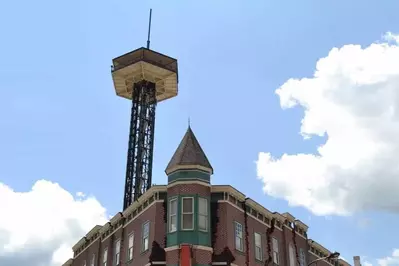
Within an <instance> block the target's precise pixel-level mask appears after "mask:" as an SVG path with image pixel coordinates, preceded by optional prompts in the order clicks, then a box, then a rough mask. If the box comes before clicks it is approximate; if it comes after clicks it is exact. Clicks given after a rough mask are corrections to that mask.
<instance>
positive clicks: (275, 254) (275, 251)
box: [272, 237, 280, 265]
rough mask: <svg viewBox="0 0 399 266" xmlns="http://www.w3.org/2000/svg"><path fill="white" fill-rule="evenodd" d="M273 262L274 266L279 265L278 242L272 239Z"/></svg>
mask: <svg viewBox="0 0 399 266" xmlns="http://www.w3.org/2000/svg"><path fill="white" fill-rule="evenodd" d="M272 244H273V262H274V263H275V264H277V265H278V264H279V262H280V259H279V253H278V240H277V239H276V238H274V237H273V243H272Z"/></svg>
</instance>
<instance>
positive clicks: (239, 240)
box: [234, 222, 244, 251]
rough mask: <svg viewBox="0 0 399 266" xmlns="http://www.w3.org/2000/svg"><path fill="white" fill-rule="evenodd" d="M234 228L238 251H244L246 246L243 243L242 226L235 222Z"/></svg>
mask: <svg viewBox="0 0 399 266" xmlns="http://www.w3.org/2000/svg"><path fill="white" fill-rule="evenodd" d="M234 227H235V228H234V230H235V244H236V249H237V250H239V251H244V246H243V242H242V224H240V223H237V222H234Z"/></svg>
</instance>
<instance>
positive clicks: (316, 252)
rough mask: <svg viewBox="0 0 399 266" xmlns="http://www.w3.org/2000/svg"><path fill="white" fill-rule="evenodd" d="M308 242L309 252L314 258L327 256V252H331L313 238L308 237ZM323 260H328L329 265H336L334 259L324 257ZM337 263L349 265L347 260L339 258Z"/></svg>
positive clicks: (344, 265)
mask: <svg viewBox="0 0 399 266" xmlns="http://www.w3.org/2000/svg"><path fill="white" fill-rule="evenodd" d="M308 244H309V252H310V253H311V254H312V255H313V256H315V257H316V258H323V257H327V256H328V255H329V254H331V253H332V252H331V251H330V250H328V249H327V248H325V247H324V246H322V245H321V244H319V243H317V242H316V241H314V240H313V239H308ZM325 261H326V262H328V263H329V264H330V265H336V264H335V261H334V259H326V260H325ZM338 265H339V266H351V265H350V264H349V263H348V262H346V261H345V260H343V259H341V258H339V259H338Z"/></svg>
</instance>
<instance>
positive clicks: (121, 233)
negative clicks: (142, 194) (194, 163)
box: [64, 182, 348, 266]
mask: <svg viewBox="0 0 399 266" xmlns="http://www.w3.org/2000/svg"><path fill="white" fill-rule="evenodd" d="M226 187H228V186H226ZM211 191H212V192H211ZM153 193H154V195H155V196H154V199H153V201H152V202H150V201H148V202H147V203H142V204H143V205H142V206H141V207H137V212H136V210H134V211H132V212H131V213H132V214H129V215H127V214H125V215H126V216H127V217H124V216H123V215H121V216H120V218H117V219H114V218H113V219H112V220H111V223H112V222H113V223H114V225H113V227H110V228H112V230H111V229H107V228H108V227H106V225H104V226H103V227H102V229H101V230H100V231H99V232H100V233H99V235H98V238H97V239H94V240H92V241H90V240H85V241H83V240H81V243H82V244H79V245H80V246H79V245H78V246H79V247H77V246H75V247H74V249H75V257H74V258H73V260H72V263H68V264H67V263H66V264H64V265H68V266H84V261H86V266H91V264H90V262H91V259H92V257H93V255H94V256H95V264H94V265H95V266H103V254H104V250H105V249H107V250H108V253H107V266H115V265H135V266H136V265H137V266H144V265H146V264H148V263H149V258H150V254H151V252H152V249H151V245H152V243H153V241H155V242H157V243H158V244H159V245H160V247H161V248H165V242H164V241H165V234H166V223H165V217H166V216H165V205H166V204H165V201H166V199H167V198H168V197H170V196H176V195H184V194H196V195H199V196H206V197H209V196H210V195H211V193H213V194H215V193H216V192H213V190H212V188H211V187H209V186H207V185H201V184H198V183H194V184H187V183H185V182H184V183H181V184H174V185H173V186H170V187H169V188H167V187H166V186H163V187H162V189H158V192H153ZM160 193H164V194H163V196H162V197H161V196H160ZM217 193H219V195H224V196H223V197H221V198H220V197H219V199H217V212H216V213H217V214H216V216H217V217H211V222H212V221H213V220H214V219H216V218H218V222H217V223H215V225H216V228H217V230H216V233H215V235H214V236H213V238H214V244H213V247H211V248H210V247H204V246H193V247H192V252H191V254H192V259H191V260H192V265H193V266H194V265H199V264H200V265H211V264H212V257H213V256H212V254H220V253H222V252H223V250H225V249H226V247H227V248H228V249H229V250H230V251H231V253H232V254H233V256H234V258H235V260H234V262H233V264H234V265H239V266H254V265H265V261H267V260H268V259H269V254H272V252H271V250H270V251H269V250H268V241H270V242H272V238H276V239H277V240H278V250H279V253H278V257H279V264H278V265H279V266H290V265H291V264H290V256H289V245H293V246H294V243H295V245H296V250H297V252H298V258H299V251H300V250H303V251H305V252H304V254H305V255H306V258H305V260H306V265H307V263H309V262H310V261H313V260H315V259H317V258H320V257H322V256H324V255H328V254H325V253H323V252H322V251H321V250H324V249H323V248H322V247H319V248H318V249H317V248H316V249H315V247H316V246H313V244H312V242H311V241H310V240H308V239H307V237H306V230H307V228H306V229H305V231H297V232H295V234H294V233H293V226H292V223H289V222H288V220H289V218H286V217H289V216H283V215H281V214H276V213H270V215H273V216H275V217H277V218H278V219H279V220H278V221H279V222H278V223H277V222H276V223H275V229H274V231H273V232H272V233H271V234H270V228H271V226H272V222H271V221H270V220H268V219H267V218H266V216H263V214H261V211H259V212H255V211H253V210H252V209H251V208H246V211H244V208H243V206H248V205H245V204H247V203H246V201H245V204H244V205H243V203H244V201H240V200H237V199H235V198H234V197H233V196H228V195H229V193H230V191H229V190H227V191H225V192H223V191H222V192H221V191H220V189H219V190H218V192H217ZM232 198H233V199H234V200H232ZM254 208H255V207H254ZM134 213H136V214H135V215H136V216H134V215H133V214H134ZM246 214H247V215H246ZM133 216H134V217H133ZM129 217H130V218H129ZM284 217H285V218H284ZM215 221H216V220H215ZM295 221H297V220H295ZM146 222H149V228H150V230H149V241H148V243H149V248H148V250H146V251H142V236H143V224H144V223H146ZM235 222H238V223H239V224H241V225H242V243H243V249H242V251H238V250H236V245H235V241H236V240H235ZM245 225H246V226H245ZM107 230H108V231H107ZM106 232H108V233H106ZM246 232H247V233H248V234H246ZM132 233H134V245H133V260H132V261H127V259H128V255H127V254H128V236H129V235H130V234H132ZM255 233H258V234H260V236H261V254H262V258H261V260H260V261H259V260H256V259H255V235H254V234H255ZM294 235H295V241H294V238H293V237H294ZM118 240H121V248H120V263H119V264H116V263H115V243H116V241H118ZM270 242H269V243H270ZM188 244H189V243H188ZM312 250H313V251H312ZM324 252H326V250H324ZM315 253H319V254H317V255H316V254H315ZM165 256H166V258H165V261H166V265H178V264H179V247H178V246H174V247H169V248H166V249H165ZM295 261H297V257H296V254H295ZM332 263H334V262H333V261H331V263H328V262H325V261H321V262H318V264H317V265H318V266H334V264H335V263H334V264H332ZM269 265H275V264H273V263H270V264H269ZM339 265H340V266H347V265H348V264H347V263H344V262H343V261H340V262H339ZM295 266H302V265H300V264H298V263H295Z"/></svg>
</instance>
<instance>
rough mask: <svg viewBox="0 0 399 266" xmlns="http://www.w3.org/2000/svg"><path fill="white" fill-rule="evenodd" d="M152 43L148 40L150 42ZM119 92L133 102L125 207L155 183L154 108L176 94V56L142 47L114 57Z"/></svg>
mask: <svg viewBox="0 0 399 266" xmlns="http://www.w3.org/2000/svg"><path fill="white" fill-rule="evenodd" d="M147 46H149V42H147ZM112 61H113V65H112V70H111V73H112V79H113V82H114V87H115V91H116V95H118V96H120V97H123V98H126V99H129V100H131V102H132V109H131V117H130V132H129V144H128V152H127V165H126V180H125V190H124V201H123V210H125V209H126V208H127V207H129V205H130V204H132V203H133V202H134V201H136V200H137V199H138V198H139V197H140V196H141V195H142V194H144V192H145V191H147V190H148V189H149V188H150V187H151V184H152V161H153V150H154V130H155V110H156V106H157V103H158V102H161V101H164V100H167V99H170V98H172V97H175V96H177V93H178V86H177V85H178V71H177V60H176V59H174V58H171V57H169V56H166V55H163V54H160V53H158V52H155V51H153V50H150V49H149V48H148V47H147V48H144V47H142V48H139V49H137V50H134V51H132V52H130V53H127V54H124V55H122V56H119V57H117V58H115V59H113V60H112Z"/></svg>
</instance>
